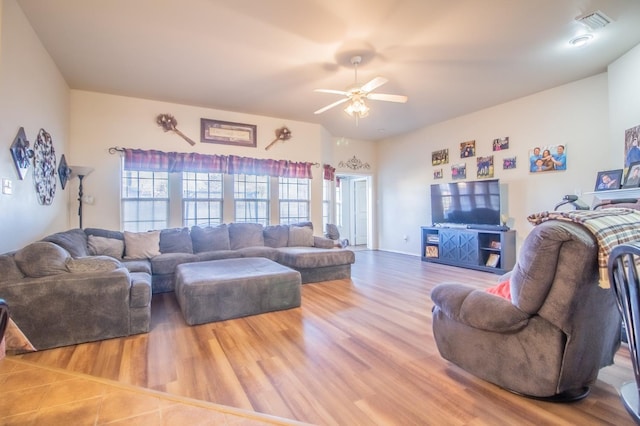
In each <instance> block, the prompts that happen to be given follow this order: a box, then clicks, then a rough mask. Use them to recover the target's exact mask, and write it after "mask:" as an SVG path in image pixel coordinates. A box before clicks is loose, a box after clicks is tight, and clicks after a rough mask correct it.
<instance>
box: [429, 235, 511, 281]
mask: <svg viewBox="0 0 640 426" xmlns="http://www.w3.org/2000/svg"><path fill="white" fill-rule="evenodd" d="M420 229H421V241H422V250H423V251H422V261H423V262H434V263H441V264H445V265H451V266H458V267H461V268H469V269H476V270H479V271H485V272H493V273H495V274H503V273H505V272H508V271H510V270H511V269H513V267H514V266H515V263H516V231H514V230H506V231H505V230H500V229H496V227H493V229H487V230H485V229H469V228H466V227H464V228H443V227H436V226H423V227H421V228H420Z"/></svg>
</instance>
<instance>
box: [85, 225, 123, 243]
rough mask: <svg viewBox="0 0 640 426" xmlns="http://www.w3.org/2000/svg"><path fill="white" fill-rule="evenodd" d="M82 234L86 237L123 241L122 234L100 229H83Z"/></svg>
mask: <svg viewBox="0 0 640 426" xmlns="http://www.w3.org/2000/svg"><path fill="white" fill-rule="evenodd" d="M84 233H85V234H87V235H95V236H96V237H104V238H115V239H116V240H122V241H124V234H123V233H122V232H120V231H111V230H109V229H102V228H85V229H84Z"/></svg>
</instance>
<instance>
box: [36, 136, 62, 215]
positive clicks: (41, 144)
mask: <svg viewBox="0 0 640 426" xmlns="http://www.w3.org/2000/svg"><path fill="white" fill-rule="evenodd" d="M33 151H34V153H35V159H34V163H33V167H34V170H33V180H34V182H35V186H36V193H37V194H38V202H39V203H40V204H42V205H45V206H48V205H50V204H51V203H52V202H53V197H54V195H55V194H56V153H55V150H54V149H53V142H52V140H51V135H50V134H49V133H47V132H46V131H45V130H44V129H40V131H39V132H38V137H37V139H36V143H35V144H34V145H33Z"/></svg>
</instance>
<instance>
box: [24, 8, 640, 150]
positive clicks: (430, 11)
mask: <svg viewBox="0 0 640 426" xmlns="http://www.w3.org/2000/svg"><path fill="white" fill-rule="evenodd" d="M17 1H18V4H19V5H20V6H21V7H22V9H23V10H24V13H25V14H26V16H27V18H28V19H29V21H30V22H31V24H32V26H33V27H34V29H35V31H36V32H37V34H38V36H39V37H40V39H41V40H42V43H43V44H44V46H45V48H46V49H47V50H48V52H49V53H50V55H51V56H52V57H53V60H54V61H55V62H56V64H57V66H58V67H59V68H60V71H61V72H62V74H63V76H64V78H65V79H66V81H67V83H68V84H69V86H70V87H71V88H72V89H80V90H89V91H97V92H105V93H112V94H117V95H124V96H133V97H139V98H146V99H155V100H161V101H167V102H172V103H180V104H188V105H195V106H202V107H208V108H214V109H221V110H228V111H239V112H244V113H249V114H258V115H264V116H270V117H277V118H281V119H282V120H283V124H284V125H286V124H287V120H299V121H305V122H314V123H319V124H321V125H323V126H324V127H325V128H326V129H327V130H328V131H329V132H330V133H331V134H332V135H334V136H336V137H349V138H357V139H369V140H377V139H381V138H386V137H389V136H392V135H397V134H401V133H405V132H408V131H411V130H414V129H417V128H420V127H424V126H426V125H429V124H432V123H436V122H439V121H443V120H446V119H449V118H453V117H456V116H459V115H462V114H466V113H470V112H473V111H477V110H479V109H481V108H485V107H488V106H492V105H496V104H499V103H502V102H505V101H509V100H512V99H516V98H519V97H522V96H525V95H528V94H532V93H535V92H538V91H541V90H545V89H548V88H551V87H555V86H558V85H562V84H565V83H568V82H571V81H575V80H578V79H581V78H584V77H588V76H591V75H595V74H598V73H601V72H604V71H606V67H607V65H608V64H609V63H611V62H612V61H614V60H615V59H617V58H618V57H620V56H621V55H622V54H624V53H625V52H627V51H628V50H629V49H630V48H632V47H633V46H635V45H637V44H638V43H640V1H638V0H368V1H364V0H17ZM598 9H599V10H601V11H602V12H604V13H605V14H606V15H607V16H609V17H610V18H612V19H613V23H611V24H610V25H608V26H607V27H605V28H602V29H600V30H597V31H595V32H594V35H595V36H596V37H595V39H594V41H593V42H592V43H591V44H590V45H589V46H587V47H585V48H578V49H576V48H573V49H569V48H568V41H569V39H571V38H572V37H574V36H575V35H576V34H579V33H583V32H586V31H587V29H586V27H584V26H583V25H582V24H580V23H577V22H576V21H575V18H576V17H577V16H579V15H582V14H584V13H587V12H592V11H594V10H598ZM353 54H361V55H363V58H364V59H363V63H362V64H361V66H360V67H359V71H358V81H359V82H360V83H364V82H366V81H368V80H370V79H371V78H373V77H375V76H383V77H386V78H388V79H389V82H388V83H387V84H385V85H384V86H382V87H380V88H379V89H377V90H376V92H379V93H391V94H403V95H407V96H409V101H408V102H407V103H406V104H397V103H390V102H381V101H369V106H370V107H371V113H370V115H369V117H367V118H365V119H361V120H360V121H359V124H358V126H356V124H355V120H354V119H353V118H350V117H349V116H348V115H347V114H345V113H344V112H343V111H342V108H341V107H336V108H333V109H331V110H329V111H327V112H325V113H324V114H321V115H314V114H313V112H314V111H316V110H317V109H319V108H321V107H323V106H325V105H327V104H330V103H332V102H334V101H337V100H338V99H340V97H339V95H335V94H327V93H316V92H314V91H313V89H315V88H326V89H338V90H344V89H346V88H347V87H349V86H351V85H352V84H353V82H354V72H353V68H352V66H351V64H350V63H349V58H350V57H351V56H352V55H353ZM343 106H344V105H343ZM161 112H167V113H171V111H158V113H161ZM176 118H177V119H178V121H179V120H180V117H176ZM208 118H216V117H208Z"/></svg>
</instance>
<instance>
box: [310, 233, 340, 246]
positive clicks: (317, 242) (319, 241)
mask: <svg viewBox="0 0 640 426" xmlns="http://www.w3.org/2000/svg"><path fill="white" fill-rule="evenodd" d="M313 246H314V247H318V248H334V247H335V246H336V242H335V241H333V240H331V239H329V238H325V237H319V236H317V235H314V236H313Z"/></svg>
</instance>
